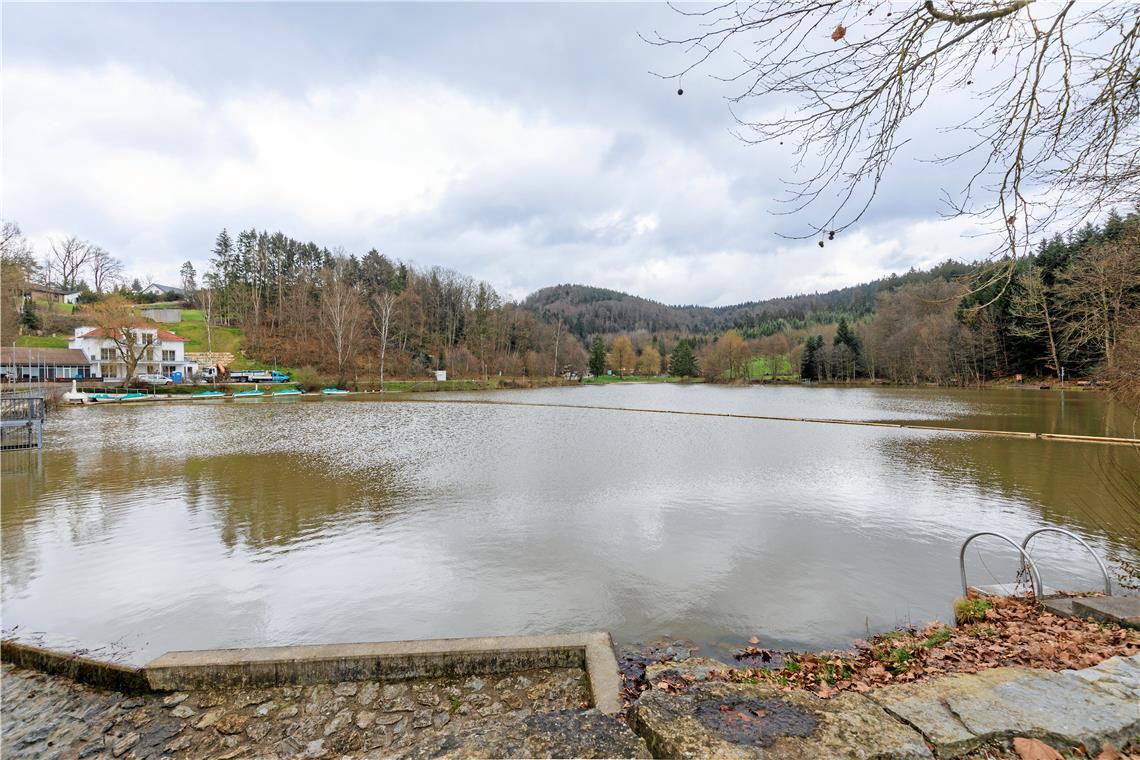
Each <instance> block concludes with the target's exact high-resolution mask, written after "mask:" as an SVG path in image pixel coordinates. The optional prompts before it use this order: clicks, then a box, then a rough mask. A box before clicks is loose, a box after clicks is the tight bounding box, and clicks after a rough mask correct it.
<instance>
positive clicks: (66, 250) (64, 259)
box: [44, 235, 102, 290]
mask: <svg viewBox="0 0 1140 760" xmlns="http://www.w3.org/2000/svg"><path fill="white" fill-rule="evenodd" d="M94 250H96V249H95V247H94V246H92V245H91V244H90V243H88V242H87V241H85V240H80V239H79V238H77V237H76V236H75V235H71V236H69V237H66V238H63V239H62V240H53V241H51V250H50V251H48V253H47V257H46V260H45V261H44V272H45V275H46V278H47V280H48V281H49V282H50V281H51V279H52V278H53V277H57V278H59V279H58V283H57V284H58V285H59V286H60V287H61V288H63V289H64V290H71V289H72V288H74V287H76V286H77V285H78V284H79V279H80V275H81V273H82V272H83V268H84V267H85V266H87V263H88V261H89V260H90V259H91V253H92V252H93V251H94ZM99 250H102V249H99Z"/></svg>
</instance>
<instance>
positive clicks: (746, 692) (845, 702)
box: [631, 682, 932, 760]
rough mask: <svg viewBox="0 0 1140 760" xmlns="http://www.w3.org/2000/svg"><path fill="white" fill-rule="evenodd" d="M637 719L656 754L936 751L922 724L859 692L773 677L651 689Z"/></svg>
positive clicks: (884, 758) (884, 759) (778, 759)
mask: <svg viewBox="0 0 1140 760" xmlns="http://www.w3.org/2000/svg"><path fill="white" fill-rule="evenodd" d="M631 725H632V726H633V728H634V730H635V731H636V732H637V733H638V734H639V735H640V736H641V737H642V738H643V739H645V742H646V744H647V745H648V746H649V751H650V752H652V753H653V755H654V757H674V758H763V760H791V759H792V758H796V759H797V760H798V759H799V758H880V760H917V759H918V758H930V757H932V755H931V753H930V750H929V749H928V748H927V747H926V744H925V743H924V742H923V740H922V736H920V735H919V733H918V732H917V731H915V730H914V729H912V728H911V727H909V726H907V725H904V724H903V723H901V722H899V721H897V720H894V719H893V718H892V717H891V716H890V715H888V714H887V712H886V711H884V710H883V709H882V708H881V707H879V706H878V705H876V704H875V703H874V702H872V701H871V700H869V699H867V698H866V697H864V696H862V695H860V694H855V693H854V692H844V693H842V694H840V695H839V696H837V697H835V698H833V699H820V698H818V697H816V696H815V695H814V694H809V693H808V692H806V691H800V690H793V691H784V690H782V689H779V688H778V687H776V686H774V685H771V684H730V683H722V682H709V683H703V684H699V685H696V686H693V687H691V688H689V689H688V690H686V691H684V692H683V693H680V694H673V693H670V692H667V691H665V690H662V689H651V690H650V691H647V692H645V693H644V694H642V695H641V698H640V699H638V701H637V702H636V703H635V704H634V707H633V713H632V716H631Z"/></svg>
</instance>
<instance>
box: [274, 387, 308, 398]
mask: <svg viewBox="0 0 1140 760" xmlns="http://www.w3.org/2000/svg"><path fill="white" fill-rule="evenodd" d="M273 395H274V397H277V396H303V395H305V392H304V391H301V390H297V389H296V388H285V389H283V390H279V391H273Z"/></svg>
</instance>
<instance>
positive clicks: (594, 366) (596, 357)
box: [590, 335, 606, 377]
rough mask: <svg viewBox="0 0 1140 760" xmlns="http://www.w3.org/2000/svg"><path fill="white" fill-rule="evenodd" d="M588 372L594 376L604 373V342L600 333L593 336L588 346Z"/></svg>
mask: <svg viewBox="0 0 1140 760" xmlns="http://www.w3.org/2000/svg"><path fill="white" fill-rule="evenodd" d="M590 373H591V374H592V375H594V376H595V377H597V376H598V375H604V374H605V373H606V344H605V341H603V340H602V336H601V335H597V336H595V337H594V343H593V345H592V346H591V347H590Z"/></svg>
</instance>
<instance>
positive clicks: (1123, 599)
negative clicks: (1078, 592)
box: [1071, 596, 1140, 628]
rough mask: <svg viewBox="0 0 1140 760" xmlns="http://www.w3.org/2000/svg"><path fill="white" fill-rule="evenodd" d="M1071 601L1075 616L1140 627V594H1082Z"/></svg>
mask: <svg viewBox="0 0 1140 760" xmlns="http://www.w3.org/2000/svg"><path fill="white" fill-rule="evenodd" d="M1071 602H1072V608H1073V612H1072V614H1073V616H1074V617H1091V618H1092V619H1093V620H1097V621H1100V622H1101V623H1118V624H1120V625H1127V626H1131V627H1132V628H1140V596H1081V597H1073V598H1072V599H1071Z"/></svg>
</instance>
